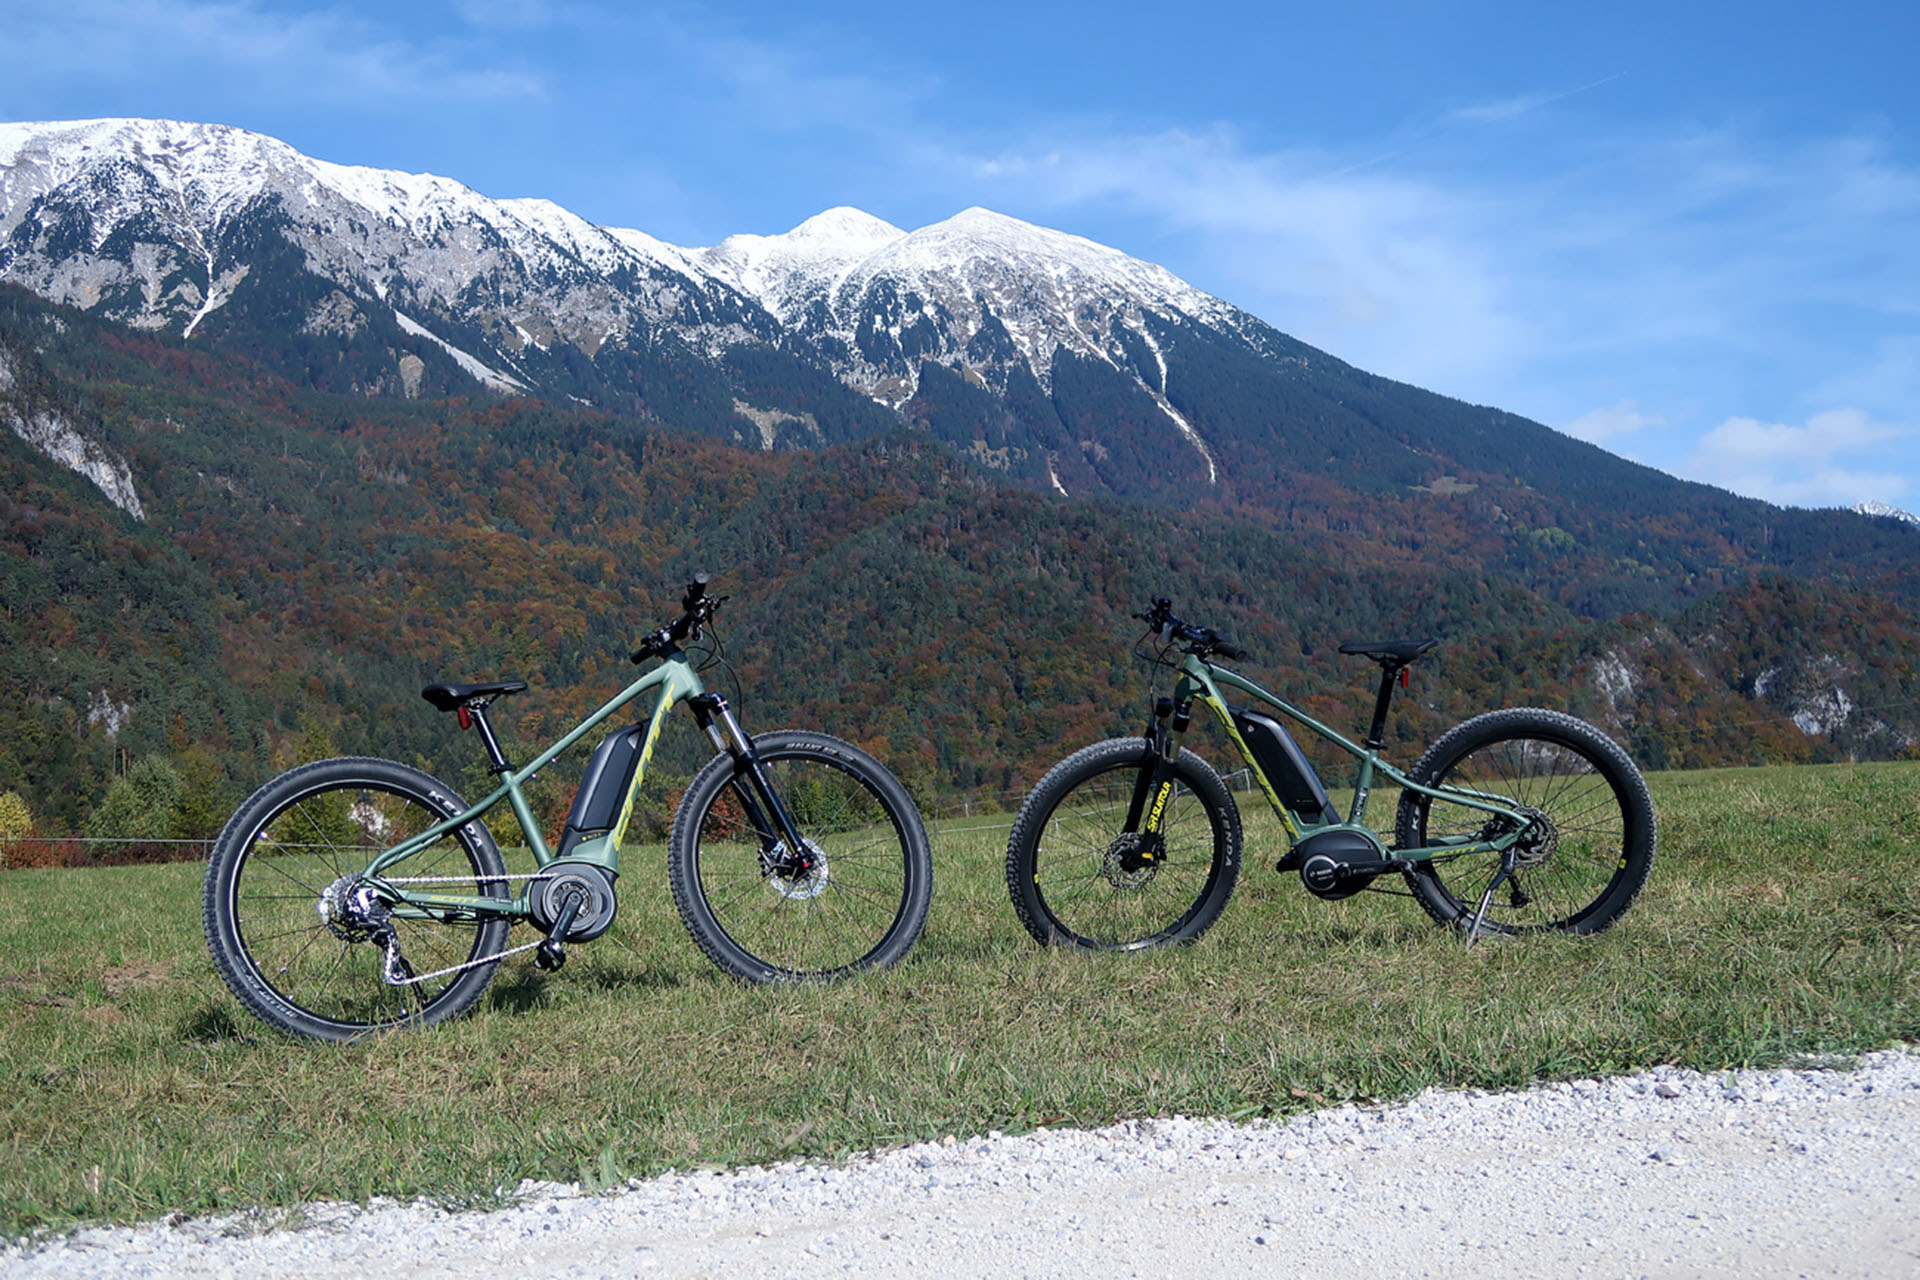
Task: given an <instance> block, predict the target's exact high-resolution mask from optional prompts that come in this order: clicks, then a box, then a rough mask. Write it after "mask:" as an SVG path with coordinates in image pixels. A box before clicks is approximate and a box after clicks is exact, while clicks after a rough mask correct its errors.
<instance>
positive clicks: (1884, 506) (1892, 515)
mask: <svg viewBox="0 0 1920 1280" xmlns="http://www.w3.org/2000/svg"><path fill="white" fill-rule="evenodd" d="M1853 511H1854V513H1855V514H1856V515H1863V516H1885V517H1886V518H1887V519H1889V520H1904V521H1906V522H1907V523H1908V524H1914V525H1920V516H1917V515H1915V514H1914V513H1913V512H1911V511H1908V510H1907V509H1906V508H1905V507H1896V506H1894V505H1893V504H1892V503H1891V502H1882V501H1880V500H1879V499H1878V498H1869V499H1867V500H1866V501H1865V502H1862V503H1859V504H1857V505H1856V506H1854V507H1853Z"/></svg>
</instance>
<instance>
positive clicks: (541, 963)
mask: <svg viewBox="0 0 1920 1280" xmlns="http://www.w3.org/2000/svg"><path fill="white" fill-rule="evenodd" d="M566 962H567V952H566V948H564V947H562V946H561V945H560V940H559V939H558V938H548V939H547V940H546V941H545V942H543V943H541V944H540V945H539V947H538V948H536V949H535V950H534V953H533V963H534V964H535V965H537V966H538V967H540V968H542V969H545V970H548V971H549V972H551V971H553V970H555V969H558V968H559V967H560V966H561V965H563V964H565V963H566Z"/></svg>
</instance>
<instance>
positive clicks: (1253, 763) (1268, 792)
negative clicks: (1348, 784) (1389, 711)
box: [1165, 653, 1528, 862]
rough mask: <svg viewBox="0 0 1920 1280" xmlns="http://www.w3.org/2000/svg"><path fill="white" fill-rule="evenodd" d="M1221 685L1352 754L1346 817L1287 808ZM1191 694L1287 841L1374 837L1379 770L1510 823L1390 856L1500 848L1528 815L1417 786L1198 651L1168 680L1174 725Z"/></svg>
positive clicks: (1171, 749)
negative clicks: (1329, 834)
mask: <svg viewBox="0 0 1920 1280" xmlns="http://www.w3.org/2000/svg"><path fill="white" fill-rule="evenodd" d="M1223 686H1224V687H1226V688H1230V689H1234V690H1237V691H1238V692H1240V693H1244V694H1246V695H1247V696H1248V697H1250V698H1253V699H1255V700H1256V701H1258V702H1260V703H1263V704H1265V705H1266V706H1269V707H1272V708H1273V709H1274V710H1276V711H1279V712H1281V713H1282V714H1284V715H1286V716H1287V717H1288V718H1289V719H1291V720H1294V721H1295V722H1297V723H1299V724H1302V725H1304V726H1306V727H1307V728H1308V729H1310V730H1312V731H1313V732H1314V733H1315V734H1317V735H1319V736H1320V737H1322V738H1325V739H1326V740H1327V741H1329V742H1331V743H1333V744H1334V745H1335V746H1337V747H1339V748H1340V749H1341V750H1342V751H1345V752H1346V753H1347V754H1348V755H1350V756H1352V757H1354V759H1355V761H1356V764H1355V767H1354V776H1353V806H1352V809H1351V811H1350V812H1349V813H1348V814H1347V818H1346V821H1344V822H1314V821H1311V820H1310V819H1308V818H1306V817H1305V816H1304V815H1302V814H1301V813H1299V812H1297V811H1295V810H1293V809H1290V808H1288V806H1287V804H1286V803H1285V802H1284V801H1283V800H1282V799H1281V798H1280V794H1279V792H1278V790H1277V789H1276V788H1275V787H1274V784H1273V781H1272V779H1270V778H1268V777H1267V773H1266V770H1265V769H1263V768H1262V767H1261V765H1260V761H1259V760H1258V758H1257V757H1256V756H1255V754H1254V751H1253V749H1252V748H1251V747H1250V746H1249V745H1248V744H1247V741H1246V739H1245V738H1244V737H1243V736H1242V735H1241V733H1240V730H1239V728H1238V727H1237V726H1235V724H1234V723H1233V716H1232V714H1231V713H1230V712H1229V711H1228V709H1227V700H1226V698H1225V696H1223V694H1222V693H1221V689H1222V687H1223ZM1196 698H1197V699H1199V700H1200V701H1202V702H1204V703H1205V704H1206V705H1207V706H1208V707H1210V708H1211V709H1212V710H1213V712H1214V714H1215V715H1216V716H1218V717H1219V719H1220V723H1221V725H1222V727H1224V728H1225V729H1226V731H1227V738H1228V740H1229V741H1231V742H1232V743H1233V746H1234V750H1236V751H1238V752H1239V753H1240V756H1241V758H1242V759H1243V760H1245V761H1246V763H1247V767H1248V769H1249V770H1250V771H1251V772H1252V774H1253V777H1254V779H1255V780H1256V781H1257V782H1258V783H1259V784H1260V791H1261V793H1262V794H1263V795H1264V796H1266V799H1267V803H1268V804H1269V805H1270V806H1272V808H1273V811H1274V813H1275V814H1276V815H1277V816H1278V817H1279V819H1280V824H1281V826H1283V827H1284V828H1285V829H1286V832H1287V840H1288V844H1289V845H1296V844H1299V843H1300V841H1302V840H1303V839H1305V838H1306V837H1308V836H1310V835H1318V834H1320V833H1321V832H1325V831H1341V830H1350V831H1359V832H1363V833H1365V834H1366V836H1367V837H1368V838H1369V839H1374V838H1375V837H1374V834H1373V832H1372V829H1371V828H1369V827H1368V826H1367V825H1366V818H1367V800H1368V797H1369V796H1370V795H1371V793H1372V791H1373V787H1374V782H1375V778H1376V775H1384V776H1385V777H1386V778H1387V779H1388V780H1389V781H1390V782H1393V783H1397V784H1399V786H1400V787H1401V788H1402V789H1403V790H1407V791H1416V792H1419V793H1420V794H1421V795H1426V796H1432V797H1434V798H1435V799H1444V800H1448V801H1451V802H1453V803H1455V804H1460V805H1464V806H1466V807H1468V808H1472V809H1479V810H1481V811H1483V812H1485V813H1487V814H1488V815H1490V816H1494V817H1502V818H1506V819H1508V822H1507V823H1505V824H1502V825H1504V826H1507V827H1509V828H1510V829H1509V830H1508V831H1506V832H1505V833H1504V834H1502V835H1500V836H1497V837H1495V838H1492V839H1485V840H1483V839H1476V838H1473V837H1469V836H1460V837H1454V838H1452V839H1450V840H1446V841H1442V842H1441V843H1439V844H1432V845H1423V846H1421V847H1419V848H1413V849H1392V850H1389V851H1388V852H1389V853H1390V854H1391V855H1392V856H1393V857H1394V858H1396V859H1400V860H1403V861H1407V862H1422V861H1427V860H1430V859H1432V858H1436V857H1441V856H1453V855H1458V854H1472V853H1502V854H1504V853H1505V852H1506V851H1507V849H1508V848H1509V847H1511V846H1512V845H1513V844H1514V842H1515V841H1516V840H1518V839H1519V836H1520V833H1521V832H1522V831H1523V830H1524V829H1525V828H1526V827H1527V825H1528V820H1527V818H1526V817H1525V816H1524V815H1522V814H1521V813H1519V812H1517V811H1516V810H1514V809H1513V808H1511V807H1509V806H1508V805H1507V804H1506V803H1504V802H1503V801H1502V800H1501V799H1499V798H1498V797H1494V796H1488V795H1482V794H1480V793H1478V792H1473V791H1465V790H1462V789H1460V788H1458V787H1448V786H1439V787H1428V786H1422V785H1421V784H1420V783H1417V782H1415V781H1414V780H1413V779H1412V778H1410V777H1408V776H1407V775H1406V774H1405V773H1404V772H1402V771H1401V770H1399V769H1397V768H1395V767H1394V766H1393V765H1392V764H1390V763H1388V762H1387V761H1386V760H1385V759H1383V758H1382V757H1381V755H1380V752H1379V750H1378V749H1376V748H1373V747H1368V746H1363V745H1361V744H1360V743H1357V742H1354V741H1352V740H1350V739H1349V738H1347V737H1345V736H1344V735H1342V734H1341V733H1339V732H1338V731H1336V730H1334V729H1333V728H1331V727H1329V726H1328V725H1325V724H1322V723H1321V722H1320V721H1318V720H1316V719H1314V718H1313V717H1312V716H1310V715H1308V714H1307V713H1306V712H1305V711H1302V710H1301V709H1300V708H1298V707H1296V706H1294V705H1293V704H1292V703H1290V702H1288V701H1287V700H1286V699H1285V698H1282V697H1280V696H1279V695H1278V694H1275V693H1271V692H1269V691H1268V690H1266V689H1263V688H1261V687H1260V686H1259V685H1257V684H1255V683H1254V682H1253V681H1251V680H1249V679H1247V678H1246V677H1245V676H1243V675H1241V674H1239V673H1238V672H1236V671H1232V670H1229V669H1227V668H1225V667H1217V666H1214V665H1213V664H1211V663H1209V662H1207V661H1206V660H1205V659H1203V658H1201V657H1200V656H1199V655H1197V654H1192V653H1190V654H1188V655H1187V656H1186V659H1185V661H1184V662H1182V663H1181V665H1180V677H1179V679H1178V680H1177V681H1176V682H1175V683H1174V689H1173V706H1174V708H1175V709H1176V710H1175V717H1176V720H1175V723H1176V725H1178V724H1180V723H1181V722H1182V721H1187V720H1189V719H1190V711H1187V712H1183V711H1181V710H1180V709H1183V708H1185V709H1190V708H1191V706H1192V704H1193V701H1194V700H1195V699H1196ZM1184 733H1185V729H1183V728H1176V729H1175V730H1174V731H1173V733H1172V735H1171V739H1170V745H1169V746H1168V747H1167V748H1166V750H1165V755H1166V758H1167V759H1172V758H1174V757H1175V756H1177V755H1178V754H1179V750H1180V742H1179V740H1180V737H1181V736H1182V735H1184Z"/></svg>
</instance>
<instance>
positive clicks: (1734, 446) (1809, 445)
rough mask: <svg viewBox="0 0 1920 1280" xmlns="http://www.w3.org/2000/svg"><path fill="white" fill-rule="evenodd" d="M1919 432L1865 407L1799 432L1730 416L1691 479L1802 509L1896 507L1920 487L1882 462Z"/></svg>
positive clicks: (1696, 455) (1706, 438) (1701, 450)
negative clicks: (1892, 445) (1892, 446)
mask: <svg viewBox="0 0 1920 1280" xmlns="http://www.w3.org/2000/svg"><path fill="white" fill-rule="evenodd" d="M1915 434H1916V433H1915V432H1914V431H1913V430H1911V429H1905V428H1901V427H1897V426H1894V425H1892V424H1889V423H1885V422H1880V421H1877V420H1876V419H1874V417H1873V416H1872V415H1871V414H1868V413H1866V412H1864V411H1863V410H1860V409H1851V408H1849V409H1829V410H1826V411H1824V412H1821V413H1816V414H1814V415H1813V416H1812V417H1811V418H1809V419H1807V421H1806V422H1805V423H1803V424H1801V425H1799V426H1792V425H1789V424H1786V423H1779V422H1761V421H1759V420H1757V419H1754V418H1729V419H1727V420H1726V421H1725V422H1722V423H1721V424H1720V425H1719V426H1717V427H1714V428H1713V429H1712V430H1711V431H1708V432H1707V433H1706V434H1705V435H1703V436H1701V437H1700V439H1699V442H1698V444H1697V445H1696V447H1695V449H1694V452H1693V456H1692V457H1691V458H1689V459H1688V460H1687V463H1686V466H1685V469H1684V473H1685V474H1686V475H1687V476H1688V477H1689V478H1690V479H1694V480H1701V481H1704V482H1706V483H1708V484H1715V485H1719V486H1721V487H1722V488H1726V489H1731V490H1733V491H1734V492H1735V493H1743V494H1747V495H1749V496H1752V497H1757V498H1765V499H1767V500H1768V501H1771V502H1779V503H1790V504H1792V505H1795V506H1810V507H1817V506H1852V505H1853V504H1855V503H1857V502H1859V501H1861V500H1862V498H1863V497H1876V498H1881V499H1883V500H1886V501H1889V502H1894V501H1899V500H1902V499H1904V498H1906V496H1907V494H1908V493H1909V491H1910V490H1911V489H1912V485H1911V482H1910V481H1909V480H1908V479H1907V478H1906V477H1904V476H1901V475H1897V474H1891V475H1890V474H1888V472H1887V471H1886V470H1885V469H1884V468H1883V467H1881V466H1877V465H1875V464H1876V459H1877V458H1878V457H1880V456H1882V455H1883V452H1884V447H1885V446H1886V445H1887V444H1888V443H1889V442H1890V441H1894V440H1899V439H1903V438H1904V439H1909V440H1910V439H1912V438H1913V437H1914V435H1915Z"/></svg>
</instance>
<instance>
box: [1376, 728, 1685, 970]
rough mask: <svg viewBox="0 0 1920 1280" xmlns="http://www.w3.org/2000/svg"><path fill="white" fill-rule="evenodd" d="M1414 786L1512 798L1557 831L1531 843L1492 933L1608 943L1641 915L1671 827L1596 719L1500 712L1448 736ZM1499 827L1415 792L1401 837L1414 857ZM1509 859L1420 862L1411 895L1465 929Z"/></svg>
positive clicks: (1410, 879)
mask: <svg viewBox="0 0 1920 1280" xmlns="http://www.w3.org/2000/svg"><path fill="white" fill-rule="evenodd" d="M1409 776H1410V777H1411V778H1412V779H1413V780H1414V781H1415V782H1417V783H1420V784H1422V785H1424V786H1441V785H1445V786H1452V787H1458V788H1463V789H1466V790H1470V791H1479V792H1484V793H1487V794H1491V795H1494V796H1497V797H1501V798H1503V799H1505V800H1506V801H1507V802H1508V803H1510V804H1511V805H1513V806H1515V807H1519V808H1523V809H1525V810H1528V811H1529V812H1530V813H1532V814H1535V815H1538V817H1539V818H1540V819H1541V820H1543V822H1544V824H1545V825H1544V826H1543V827H1542V829H1541V830H1542V834H1540V835H1538V836H1535V837H1531V838H1529V839H1527V840H1524V841H1523V845H1522V847H1523V851H1524V853H1525V857H1524V858H1523V860H1522V863H1521V865H1520V866H1519V867H1518V868H1516V870H1515V873H1514V877H1513V881H1512V882H1511V885H1510V886H1507V887H1506V891H1505V892H1503V893H1496V894H1495V895H1494V898H1493V900H1492V901H1490V902H1489V905H1488V910H1487V915H1486V918H1485V920H1484V921H1483V922H1482V924H1481V931H1482V932H1495V933H1529V932H1537V931H1541V930H1548V929H1555V930H1564V931H1566V932H1570V933H1579V934H1587V933H1598V932H1599V931H1600V930H1602V929H1605V928H1606V927H1607V926H1608V925H1610V924H1612V923H1613V922H1614V921H1615V920H1617V919H1619V917H1620V914H1621V913H1622V912H1623V911H1625V910H1626V909H1627V908H1628V907H1629V906H1631V905H1633V901H1634V899H1635V898H1637V897H1638V896H1639V894H1640V891H1641V889H1642V888H1643V887H1645V885H1646V882H1647V877H1648V875H1649V874H1650V873H1651V872H1652V870H1653V860H1654V850H1655V846H1656V844H1657V843H1658V839H1659V823H1658V820H1657V818H1656V816H1655V814H1654V811H1653V799H1652V797H1651V796H1650V795H1649V794H1648V792H1647V784H1646V780H1645V779H1644V778H1642V777H1641V776H1640V770H1639V769H1638V768H1636V767H1635V765H1634V763H1633V761H1632V760H1631V759H1629V758H1628V757H1627V753H1626V752H1624V751H1622V750H1621V749H1620V747H1619V746H1618V745H1617V744H1615V742H1614V741H1613V739H1611V738H1609V737H1607V736H1606V735H1605V734H1604V733H1602V732H1600V730H1598V729H1596V728H1594V727H1593V726H1592V725H1590V724H1588V723H1587V722H1586V721H1584V720H1578V719H1575V718H1574V717H1573V716H1569V715H1564V714H1562V713H1560V712H1558V711H1546V710H1542V709H1540V708H1536V707H1516V708H1511V709H1509V710H1505V711H1490V712H1488V713H1486V714H1485V715H1481V716H1476V717H1474V718H1473V719H1471V720H1468V721H1466V722H1465V723H1463V724H1460V725H1457V726H1456V727H1454V728H1453V729H1452V730H1450V731H1448V732H1447V733H1446V734H1444V735H1443V736H1442V737H1441V738H1440V739H1439V741H1437V742H1435V743H1434V744H1433V745H1432V746H1431V747H1429V748H1428V749H1427V751H1426V754H1424V755H1423V756H1421V757H1420V760H1419V762H1418V763H1416V764H1415V765H1414V767H1413V771H1412V773H1411V774H1410V775H1409ZM1488 825H1489V824H1488V815H1487V813H1486V812H1485V811H1484V810H1478V809H1472V808H1469V807H1467V806H1465V805H1460V804H1453V803H1448V802H1446V801H1445V800H1436V799H1434V798H1432V797H1429V796H1425V795H1422V794H1421V793H1419V792H1417V791H1411V790H1405V791H1402V792H1401V793H1400V807H1399V810H1398V812H1397V814H1396V815H1395V822H1394V838H1395V840H1396V842H1397V843H1398V845H1399V847H1401V848H1403V849H1411V848H1418V847H1421V846H1424V845H1430V844H1432V843H1434V842H1435V841H1436V840H1439V839H1444V838H1446V837H1448V836H1460V835H1468V834H1475V833H1480V832H1484V831H1485V830H1487V829H1488ZM1500 860H1501V859H1500V855H1499V854H1497V853H1484V854H1474V855H1462V856H1460V857H1451V858H1450V857H1445V856H1444V855H1443V856H1442V857H1439V858H1434V859H1432V860H1430V861H1422V862H1420V863H1417V864H1416V865H1415V866H1414V867H1413V868H1412V869H1410V870H1409V871H1408V872H1407V873H1406V880H1407V885H1408V887H1409V888H1410V889H1411V890H1412V891H1413V895H1414V897H1415V898H1417V899H1419V902H1420V905H1421V906H1422V907H1424V908H1425V909H1426V911H1427V914H1428V915H1430V916H1432V917H1433V918H1434V920H1436V921H1437V922H1439V923H1440V924H1442V925H1448V926H1454V927H1465V926H1466V925H1467V924H1468V922H1469V921H1471V920H1472V918H1473V916H1474V914H1475V912H1477V911H1478V910H1479V906H1480V901H1481V899H1482V897H1483V896H1485V892H1486V886H1487V885H1488V883H1489V882H1490V881H1491V880H1492V878H1493V876H1494V874H1495V872H1496V871H1497V870H1498V868H1499V866H1500Z"/></svg>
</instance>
